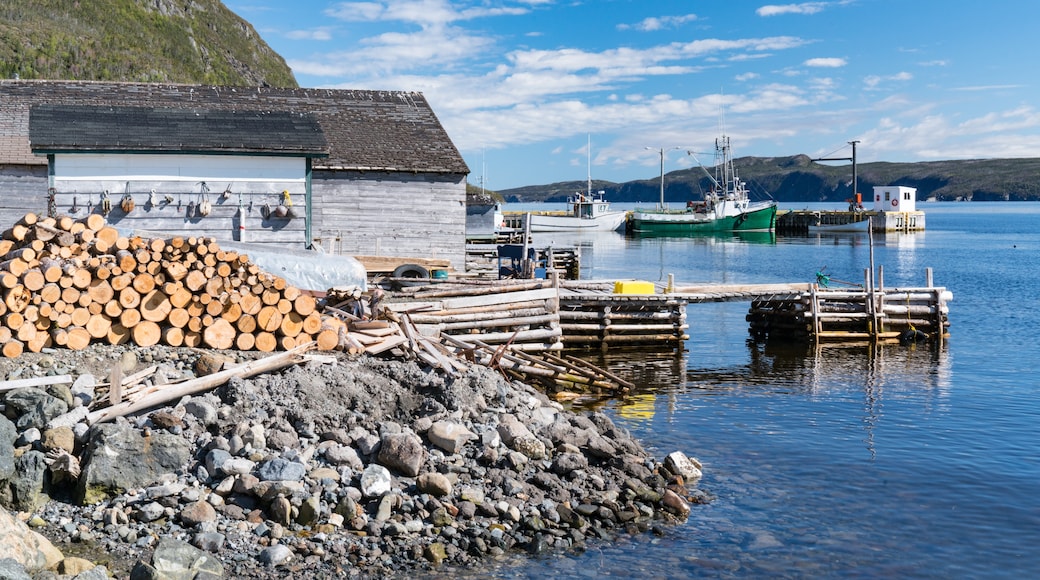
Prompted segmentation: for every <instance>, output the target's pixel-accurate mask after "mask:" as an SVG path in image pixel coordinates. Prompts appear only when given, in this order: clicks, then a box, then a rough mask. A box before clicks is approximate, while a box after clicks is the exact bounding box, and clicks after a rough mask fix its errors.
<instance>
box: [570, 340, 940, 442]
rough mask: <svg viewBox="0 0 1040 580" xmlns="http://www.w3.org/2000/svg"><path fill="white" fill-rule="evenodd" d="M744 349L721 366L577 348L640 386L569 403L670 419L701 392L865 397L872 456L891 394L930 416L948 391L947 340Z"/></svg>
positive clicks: (630, 417)
mask: <svg viewBox="0 0 1040 580" xmlns="http://www.w3.org/2000/svg"><path fill="white" fill-rule="evenodd" d="M746 347H747V350H748V355H749V356H748V362H747V363H746V364H739V365H734V366H728V367H722V368H711V367H698V366H694V365H692V364H691V362H690V353H689V352H687V351H681V352H678V351H676V352H660V351H653V350H643V349H639V350H636V349H614V350H611V351H608V352H606V353H601V352H596V353H589V352H586V353H581V354H578V356H580V357H581V358H584V359H585V360H588V361H589V362H591V363H593V364H595V365H598V366H601V367H603V368H606V369H608V370H610V371H611V372H613V373H615V374H617V375H619V376H621V377H622V378H625V379H627V380H629V381H632V382H633V383H634V384H635V389H633V390H632V392H630V393H627V394H626V395H624V396H611V395H589V396H586V397H582V398H580V399H578V400H576V401H573V402H572V407H574V408H577V409H586V410H606V409H609V410H612V411H613V412H614V413H615V414H616V415H617V416H618V417H620V418H621V419H623V420H625V421H628V422H634V423H640V422H649V421H654V420H657V421H661V420H663V421H668V422H671V421H673V420H675V418H676V416H677V401H684V402H683V403H679V404H684V405H689V404H690V401H691V399H692V398H696V397H702V398H711V397H717V396H720V395H726V396H734V395H737V396H741V397H771V396H775V395H791V396H800V397H808V398H810V399H812V398H815V399H820V400H823V399H834V398H840V399H848V398H849V397H861V398H862V403H861V408H862V412H863V415H862V418H861V423H862V425H863V429H864V442H865V444H866V447H867V450H868V452H869V454H870V458H871V460H873V459H875V458H876V456H877V449H876V447H875V432H876V430H877V428H878V425H879V423H880V421H881V419H882V417H883V414H884V402H885V400H886V399H888V398H893V397H896V398H900V399H913V400H914V401H915V402H916V404H917V405H919V406H920V407H919V408H920V411H921V412H922V413H926V414H928V413H932V412H934V411H936V410H940V409H939V408H938V407H939V406H940V405H942V404H943V401H944V400H946V399H948V398H949V396H950V389H951V368H950V366H951V365H950V360H949V353H948V349H947V345H946V343H942V344H925V345H911V346H904V345H898V344H879V343H875V344H865V343H864V344H852V345H850V344H842V345H837V344H835V345H827V344H824V345H806V344H801V343H784V342H778V341H769V342H756V341H753V340H748V341H747V342H746Z"/></svg>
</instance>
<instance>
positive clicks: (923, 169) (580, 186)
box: [498, 155, 1040, 203]
mask: <svg viewBox="0 0 1040 580" xmlns="http://www.w3.org/2000/svg"><path fill="white" fill-rule="evenodd" d="M734 164H735V166H736V168H737V174H738V175H739V176H740V177H741V179H743V180H744V181H746V182H747V183H748V189H749V190H750V191H751V194H752V198H755V197H759V198H766V197H768V196H770V195H771V196H772V197H773V198H774V199H776V200H777V201H784V202H800V201H802V202H826V201H834V202H841V201H844V200H846V199H848V198H850V197H852V183H851V182H852V166H851V165H850V164H847V163H846V164H842V165H835V164H830V165H824V164H822V163H816V162H813V161H812V160H811V159H810V158H809V157H808V156H807V155H794V156H791V157H741V158H740V159H736V160H735V161H734ZM709 170H710V168H709ZM857 172H858V174H859V176H858V181H859V192H860V193H862V194H863V200H864V203H870V196H871V195H872V193H873V187H874V186H875V185H904V186H908V187H914V188H917V198H918V199H921V200H924V199H930V198H931V199H936V200H939V201H954V200H964V201H1037V200H1040V158H1037V159H969V160H956V161H930V162H922V163H885V162H876V163H859V164H857ZM664 184H665V201H668V202H672V203H675V202H686V201H688V200H691V199H701V195H702V192H704V191H707V190H709V189H710V185H711V181H710V180H709V179H708V177H707V176H706V175H705V173H704V170H702V169H701V168H700V167H694V168H691V169H682V170H679V171H672V172H670V173H666V174H665V178H664ZM586 186H587V183H586V181H584V180H582V181H566V182H560V183H551V184H548V185H531V186H526V187H517V188H513V189H504V190H499V191H498V193H499V194H501V195H502V197H503V198H505V200H506V201H507V202H542V201H545V202H561V201H566V199H567V196H568V195H572V194H574V192H576V191H585V189H586ZM660 188H661V180H660V176H655V177H652V178H650V179H642V180H637V181H628V182H625V183H614V182H610V181H593V182H592V189H593V191H600V190H602V191H604V192H605V197H606V198H607V199H608V200H610V201H614V202H657V201H658V200H659V199H660V191H661V189H660Z"/></svg>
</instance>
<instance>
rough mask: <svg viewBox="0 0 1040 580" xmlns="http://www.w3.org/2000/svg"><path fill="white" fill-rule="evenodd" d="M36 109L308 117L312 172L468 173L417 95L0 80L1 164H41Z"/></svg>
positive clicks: (463, 163)
mask: <svg viewBox="0 0 1040 580" xmlns="http://www.w3.org/2000/svg"><path fill="white" fill-rule="evenodd" d="M34 105H36V106H39V105H63V106H93V107H151V108H156V109H180V110H183V111H234V112H238V111H250V112H254V113H255V112H262V113H277V114H288V115H312V116H313V118H314V119H316V120H317V123H318V125H319V126H320V127H321V131H322V133H323V134H324V136H325V139H326V142H327V145H328V157H326V158H321V159H315V160H314V162H313V166H314V168H315V169H323V168H327V169H347V170H363V171H391V172H414V173H424V172H425V173H459V174H467V173H469V168H468V167H467V166H466V162H465V161H464V160H463V159H462V156H461V155H460V154H459V152H458V149H456V148H455V145H454V144H453V143H452V142H451V139H450V138H449V137H448V134H447V132H445V130H444V127H442V126H441V124H440V121H439V120H438V119H437V117H436V115H435V114H434V113H433V110H432V109H431V108H430V105H429V103H427V102H426V99H425V97H423V95H422V94H421V93H414V92H403V91H355V90H333V89H277V88H269V87H215V86H201V85H161V84H143V83H106V82H92V81H40V80H28V81H26V80H0V164H33V165H42V164H46V159H45V158H43V157H42V156H39V155H34V154H33V153H32V150H31V147H30V143H29V116H30V115H29V111H30V108H31V107H32V106H34ZM276 147H277V145H275V144H272V145H271V148H272V150H273V149H275V148H276Z"/></svg>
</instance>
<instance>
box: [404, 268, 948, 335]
mask: <svg viewBox="0 0 1040 580" xmlns="http://www.w3.org/2000/svg"><path fill="white" fill-rule="evenodd" d="M883 272H884V271H883V269H880V270H879V273H880V275H879V280H881V281H882V282H881V283H880V284H879V285H877V286H876V287H873V288H872V287H871V284H869V283H868V282H866V280H867V278H868V275H867V274H866V273H865V283H864V284H863V285H860V286H856V287H848V288H834V287H828V286H827V283H826V281H825V280H823V279H821V281H818V282H816V283H791V284H703V285H684V286H677V285H676V284H675V283H674V280H673V277H672V276H671V275H670V276H669V281H668V283H667V285H664V286H661V285H658V284H654V285H653V286H652V287H653V293H650V292H645V293H639V294H634V293H624V292H616V291H615V290H616V287H615V282H614V281H575V280H561V279H559V277H558V276H557V277H553V278H552V279H550V280H494V281H493V280H468V281H465V282H462V283H458V282H445V281H433V280H431V281H430V284H429V285H424V286H419V287H411V288H403V289H400V290H398V291H395V292H393V297H392V298H391V299H390V300H388V302H387V305H386V306H387V308H388V309H390V310H391V311H393V312H395V313H398V314H407V316H408V317H409V319H410V321H411V322H412V323H414V325H415V327H416V328H417V329H418V331H419V332H420V333H422V334H423V335H424V336H444V337H448V339H449V340H461V341H467V342H471V341H474V340H479V341H481V343H483V344H487V345H491V346H493V347H495V346H503V345H504V347H505V348H507V349H509V350H513V351H524V352H540V351H556V350H563V349H570V348H590V347H591V348H601V349H604V350H607V349H610V348H617V347H623V346H641V347H666V348H680V349H681V348H682V346H683V342H684V341H685V340H686V339H688V338H689V333H688V332H689V329H690V327H689V324H688V322H687V307H688V305H690V304H699V303H706V302H740V301H743V302H749V303H750V308H749V311H748V314H747V316H746V320H747V321H748V323H749V332H750V333H751V334H752V335H753V336H755V337H757V338H764V339H774V338H781V339H794V340H805V341H809V342H827V341H830V342H833V341H863V340H867V341H894V340H904V341H906V340H910V341H914V342H916V341H920V340H924V339H936V340H940V341H941V340H942V339H944V338H945V337H947V336H949V325H950V322H949V306H948V303H949V301H951V300H952V299H953V295H952V294H951V293H950V292H949V291H948V290H946V289H945V288H942V287H936V286H934V285H933V284H932V273H931V270H930V269H928V270H927V272H926V274H927V276H926V277H927V282H926V285H925V286H923V287H899V288H885V287H884V284H883ZM643 284H649V283H643Z"/></svg>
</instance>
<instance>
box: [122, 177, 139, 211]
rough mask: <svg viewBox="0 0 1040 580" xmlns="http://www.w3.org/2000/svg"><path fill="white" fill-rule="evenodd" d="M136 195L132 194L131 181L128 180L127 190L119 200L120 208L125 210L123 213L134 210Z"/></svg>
mask: <svg viewBox="0 0 1040 580" xmlns="http://www.w3.org/2000/svg"><path fill="white" fill-rule="evenodd" d="M136 205H137V204H135V203H134V197H133V196H132V195H130V182H129V181H127V182H126V191H125V192H124V193H123V197H122V199H120V200H119V208H120V209H122V210H123V213H130V212H132V211H134V206H136Z"/></svg>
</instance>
